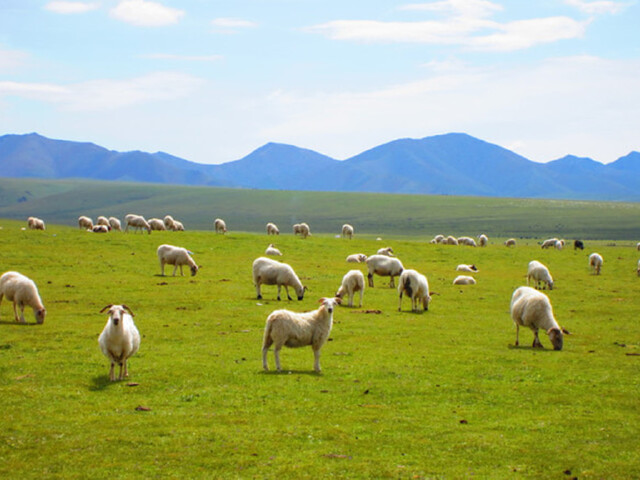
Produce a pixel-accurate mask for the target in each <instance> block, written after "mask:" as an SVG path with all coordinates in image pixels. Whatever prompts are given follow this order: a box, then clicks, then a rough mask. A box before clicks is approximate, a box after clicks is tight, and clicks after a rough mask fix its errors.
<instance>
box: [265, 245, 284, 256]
mask: <svg viewBox="0 0 640 480" xmlns="http://www.w3.org/2000/svg"><path fill="white" fill-rule="evenodd" d="M264 254H265V255H273V256H278V255H280V256H282V253H281V252H280V250H278V249H277V248H276V246H275V245H274V244H273V243H271V244H270V245H269V246H268V247H267V249H266V250H265V251H264Z"/></svg>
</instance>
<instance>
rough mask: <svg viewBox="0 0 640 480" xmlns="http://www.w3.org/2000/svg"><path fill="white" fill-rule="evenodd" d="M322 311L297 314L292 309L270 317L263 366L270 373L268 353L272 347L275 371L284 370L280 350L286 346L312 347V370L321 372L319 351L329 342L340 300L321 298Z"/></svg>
mask: <svg viewBox="0 0 640 480" xmlns="http://www.w3.org/2000/svg"><path fill="white" fill-rule="evenodd" d="M319 302H320V303H321V305H320V308H318V309H317V310H314V311H312V312H305V313H296V312H292V311H290V310H276V311H274V312H272V313H271V315H269V316H268V317H267V322H266V325H265V327H264V338H263V341H262V366H263V368H264V369H265V370H269V366H268V365H267V352H268V351H269V347H270V346H271V345H273V353H274V356H275V359H276V369H277V370H278V371H281V370H282V369H281V367H280V350H281V349H282V347H283V346H284V345H286V346H287V347H290V348H297V347H306V346H307V345H311V349H312V350H313V356H314V361H313V369H314V370H315V371H316V373H320V349H321V348H322V346H323V345H324V344H325V343H326V341H327V339H328V338H329V334H330V333H331V327H332V326H333V310H334V309H335V306H336V305H337V304H339V303H340V299H339V298H321V299H320V301H319Z"/></svg>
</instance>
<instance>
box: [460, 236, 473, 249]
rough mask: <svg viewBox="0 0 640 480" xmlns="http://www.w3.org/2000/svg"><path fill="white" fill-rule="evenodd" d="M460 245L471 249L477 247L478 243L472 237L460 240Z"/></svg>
mask: <svg viewBox="0 0 640 480" xmlns="http://www.w3.org/2000/svg"><path fill="white" fill-rule="evenodd" d="M458 245H467V246H469V247H476V246H477V245H476V241H475V240H474V239H473V238H471V237H460V238H458Z"/></svg>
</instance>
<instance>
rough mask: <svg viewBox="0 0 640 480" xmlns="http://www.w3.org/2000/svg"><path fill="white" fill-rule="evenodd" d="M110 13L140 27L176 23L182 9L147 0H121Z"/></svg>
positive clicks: (180, 16)
mask: <svg viewBox="0 0 640 480" xmlns="http://www.w3.org/2000/svg"><path fill="white" fill-rule="evenodd" d="M110 15H111V16H112V17H113V18H115V19H117V20H121V21H123V22H126V23H130V24H132V25H136V26H140V27H162V26H165V25H172V24H174V23H177V22H178V21H179V20H180V18H182V16H183V15H184V11H182V10H178V9H176V8H170V7H165V6H164V5H162V4H160V3H157V2H150V1H147V0H122V1H120V3H118V5H116V6H115V7H114V8H113V9H111V11H110Z"/></svg>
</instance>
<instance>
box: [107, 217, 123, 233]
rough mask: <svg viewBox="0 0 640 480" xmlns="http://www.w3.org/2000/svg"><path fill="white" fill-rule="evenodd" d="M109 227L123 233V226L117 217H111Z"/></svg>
mask: <svg viewBox="0 0 640 480" xmlns="http://www.w3.org/2000/svg"><path fill="white" fill-rule="evenodd" d="M109 226H110V227H111V229H112V230H117V231H119V232H121V231H122V224H121V223H120V220H118V219H117V218H116V217H109Z"/></svg>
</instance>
